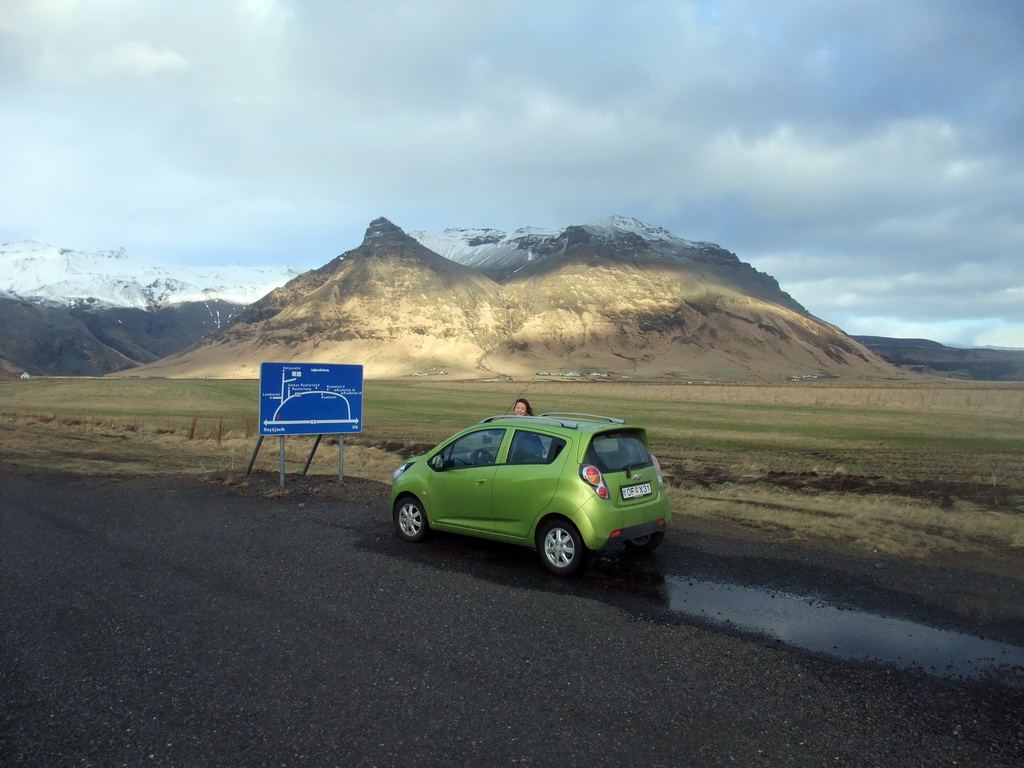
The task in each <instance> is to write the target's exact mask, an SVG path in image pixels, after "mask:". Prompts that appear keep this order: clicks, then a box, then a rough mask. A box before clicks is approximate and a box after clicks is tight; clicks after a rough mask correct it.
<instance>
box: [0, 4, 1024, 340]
mask: <svg viewBox="0 0 1024 768" xmlns="http://www.w3.org/2000/svg"><path fill="white" fill-rule="evenodd" d="M0 136H2V141H0V242H9V241H13V240H22V239H29V238H34V239H37V240H40V241H42V242H46V243H49V244H51V245H57V246H61V247H68V248H75V249H106V248H118V247H124V248H125V249H126V250H127V251H128V252H130V253H132V254H134V255H138V256H143V257H147V258H151V259H155V260H158V261H161V262H164V263H167V264H179V265H220V264H232V263H240V264H252V265H278V266H281V265H286V264H288V265H294V266H296V267H299V268H302V269H312V268H315V267H319V266H321V265H323V264H325V263H326V262H327V261H329V260H330V259H332V258H333V257H334V256H336V255H338V254H340V253H343V252H345V251H348V250H351V249H352V248H355V247H357V246H358V245H359V244H360V243H361V242H362V239H363V235H364V234H365V231H366V228H367V226H368V224H369V223H370V221H372V220H373V219H375V218H377V217H379V216H384V217H386V218H388V219H390V220H391V221H392V222H393V223H395V224H396V225H398V226H399V227H401V228H402V229H404V230H405V231H406V232H411V231H415V230H424V231H428V232H437V231H441V230H443V229H445V228H448V227H492V228H495V229H499V230H503V231H507V232H510V231H513V230H516V229H519V228H521V227H527V226H531V227H551V228H560V227H566V226H570V225H574V224H587V223H590V222H592V221H596V220H598V219H601V218H605V217H607V216H611V215H621V216H631V217H635V218H637V219H640V220H641V221H644V222H646V223H648V224H651V225H654V226H659V227H664V228H665V229H667V230H669V231H670V232H672V233H673V234H675V235H677V236H679V237H682V238H685V239H689V240H702V241H710V242H713V243H717V244H718V245H721V246H722V247H723V248H726V249H727V250H729V251H732V252H733V253H735V254H736V255H737V256H738V257H739V258H740V259H741V260H742V261H745V262H748V263H750V264H752V265H753V266H754V267H755V268H757V269H759V270H761V271H762V272H766V273H768V274H770V275H772V276H773V277H775V278H776V279H777V280H778V281H779V283H780V285H781V286H782V288H783V289H784V290H786V291H787V292H788V293H789V294H790V295H792V296H793V297H794V298H795V299H796V300H797V301H799V302H800V303H801V304H803V306H804V307H806V308H807V309H808V310H809V311H810V312H811V313H812V314H814V315H816V316H818V317H819V318H822V319H824V320H826V321H828V322H830V323H833V324H835V325H837V326H839V327H840V328H842V329H843V330H845V331H846V332H848V333H851V334H870V335H880V336H894V337H901V338H927V339H932V340H934V341H939V342H942V343H945V344H951V345H957V346H1002V347H1016V348H1024V2H1019V0H899V1H898V2H893V0H771V2H766V1H764V0H718V1H715V0H544V1H543V2H535V1H534V0H429V2H427V1H426V0H373V2H367V1H366V0H0Z"/></svg>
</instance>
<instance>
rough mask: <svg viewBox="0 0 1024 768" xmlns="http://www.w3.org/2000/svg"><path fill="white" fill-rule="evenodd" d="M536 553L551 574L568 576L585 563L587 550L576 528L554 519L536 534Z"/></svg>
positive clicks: (564, 521)
mask: <svg viewBox="0 0 1024 768" xmlns="http://www.w3.org/2000/svg"><path fill="white" fill-rule="evenodd" d="M537 553H538V554H539V555H540V561H541V563H543V564H544V567H545V568H547V569H548V570H549V571H551V573H553V574H555V575H556V576H569V575H571V574H573V573H576V572H577V571H579V569H580V568H582V567H583V565H584V564H585V563H586V561H587V555H588V550H587V545H586V544H584V543H583V537H582V536H580V532H579V531H578V530H577V529H576V526H575V525H573V524H572V523H570V522H569V521H568V520H562V519H558V518H556V519H553V520H548V521H547V522H546V523H544V524H543V525H542V526H541V527H540V530H539V531H538V532H537Z"/></svg>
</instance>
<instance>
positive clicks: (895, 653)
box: [665, 576, 1024, 686]
mask: <svg viewBox="0 0 1024 768" xmlns="http://www.w3.org/2000/svg"><path fill="white" fill-rule="evenodd" d="M665 584H666V599H667V603H668V608H669V610H670V611H672V612H673V613H675V614H678V615H679V616H681V617H683V618H686V619H690V620H694V621H696V622H699V623H702V624H708V625H711V626H717V627H723V628H726V629H729V630H735V631H739V632H741V633H744V634H750V635H753V636H755V637H758V638H763V639H767V640H769V641H774V642H777V643H780V644H783V645H786V646H789V647H792V648H795V649H800V650H804V651H810V652H812V653H819V654H824V655H825V656H829V657H833V658H836V659H840V660H843V661H850V662H854V663H863V664H876V665H880V666H893V667H897V668H899V669H903V670H909V671H912V672H918V673H923V674H926V675H931V676H935V677H940V678H944V679H951V680H973V681H981V680H985V681H993V682H999V683H1002V684H1008V685H1015V686H1024V647H1021V646H1016V645H1011V644H1009V643H1003V642H998V641H995V640H988V639H985V638H983V637H976V636H973V635H970V634H966V633H964V632H957V631H953V630H948V629H940V628H936V627H929V626H927V625H925V624H921V623H919V622H915V621H908V620H906V619H900V618H894V617H889V616H882V615H879V614H877V613H873V612H871V611H867V610H862V609H860V608H858V607H857V606H854V605H845V606H844V605H837V604H833V603H830V602H827V601H824V600H822V599H820V598H818V597H815V596H813V595H808V594H796V593H788V592H783V591H778V590H773V589H765V588H762V587H758V586H743V585H739V584H728V583H724V582H716V581H708V580H701V579H695V578H693V577H689V576H668V577H666V579H665Z"/></svg>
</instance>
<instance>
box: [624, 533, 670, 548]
mask: <svg viewBox="0 0 1024 768" xmlns="http://www.w3.org/2000/svg"><path fill="white" fill-rule="evenodd" d="M664 540H665V532H664V531H655V532H654V533H649V534H647V535H646V536H637V537H636V538H635V539H629V540H627V541H626V542H624V543H625V545H626V548H627V549H628V550H630V551H631V552H637V553H639V552H653V551H654V550H656V549H657V548H658V547H660V546H661V542H662V541H664Z"/></svg>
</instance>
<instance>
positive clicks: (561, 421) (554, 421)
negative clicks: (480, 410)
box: [479, 413, 576, 429]
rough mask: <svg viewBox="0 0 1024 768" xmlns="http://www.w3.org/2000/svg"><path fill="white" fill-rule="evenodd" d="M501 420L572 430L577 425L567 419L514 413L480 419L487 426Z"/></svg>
mask: <svg viewBox="0 0 1024 768" xmlns="http://www.w3.org/2000/svg"><path fill="white" fill-rule="evenodd" d="M500 419H518V420H520V421H534V422H537V423H540V424H553V425H555V426H556V427H569V428H570V429H575V428H576V423H575V422H572V421H566V420H565V419H552V418H548V417H547V416H517V415H516V414H514V413H502V414H499V415H497V416H488V417H487V418H484V419H480V422H479V423H480V424H486V423H487V422H490V421H499V420H500Z"/></svg>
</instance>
